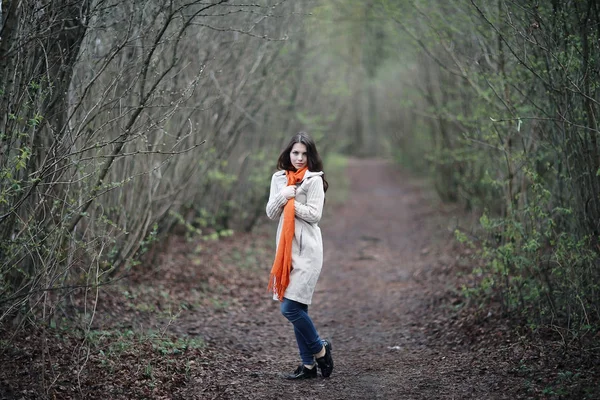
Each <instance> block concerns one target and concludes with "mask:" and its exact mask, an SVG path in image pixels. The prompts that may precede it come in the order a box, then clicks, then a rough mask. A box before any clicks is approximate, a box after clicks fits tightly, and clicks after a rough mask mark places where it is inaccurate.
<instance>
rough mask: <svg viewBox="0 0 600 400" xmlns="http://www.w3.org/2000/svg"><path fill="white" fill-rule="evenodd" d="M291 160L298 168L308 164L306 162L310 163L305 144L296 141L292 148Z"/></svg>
mask: <svg viewBox="0 0 600 400" xmlns="http://www.w3.org/2000/svg"><path fill="white" fill-rule="evenodd" d="M290 161H291V162H292V165H293V166H294V168H296V169H297V170H298V169H300V168H304V167H305V166H306V163H308V156H307V154H306V146H305V145H304V144H302V143H294V145H293V146H292V150H291V151H290Z"/></svg>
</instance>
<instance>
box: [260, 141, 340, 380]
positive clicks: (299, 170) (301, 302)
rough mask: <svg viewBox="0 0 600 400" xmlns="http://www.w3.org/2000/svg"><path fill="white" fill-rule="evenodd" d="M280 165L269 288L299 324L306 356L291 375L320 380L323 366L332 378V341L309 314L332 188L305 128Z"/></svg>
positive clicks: (270, 210)
mask: <svg viewBox="0 0 600 400" xmlns="http://www.w3.org/2000/svg"><path fill="white" fill-rule="evenodd" d="M277 168H278V170H279V171H277V172H275V173H274V174H273V177H272V178H271V191H270V195H269V201H268V203H267V216H268V217H269V218H270V219H276V218H279V226H278V227H277V254H276V255H275V261H274V262H273V267H272V269H271V275H270V277H269V290H272V291H273V294H274V296H273V297H274V298H276V299H278V300H279V301H281V313H282V314H283V315H284V316H285V317H286V318H287V319H288V320H289V321H290V322H291V323H292V325H293V326H294V333H295V335H296V342H297V343H298V350H299V352H300V358H301V359H302V364H301V365H300V366H299V367H298V368H297V369H296V370H295V371H294V372H292V373H291V374H287V375H286V378H287V379H309V378H316V377H317V366H318V368H319V369H320V370H321V375H322V376H323V377H325V378H326V377H328V376H330V375H331V372H332V371H333V359H332V357H331V342H330V341H329V340H321V338H320V337H319V334H318V333H317V330H316V329H315V326H314V324H313V322H312V320H311V319H310V317H309V316H308V305H309V304H310V303H311V299H312V295H313V292H314V290H315V285H316V284H317V280H318V278H319V273H320V272H321V266H322V264H323V242H322V240H321V230H320V229H319V225H318V223H319V220H320V219H321V214H322V212H323V204H324V202H325V191H326V190H327V186H328V184H327V181H326V180H325V174H324V173H323V162H322V161H321V157H320V156H319V153H318V152H317V147H316V145H315V142H314V141H313V139H312V138H311V137H310V136H309V135H308V134H307V133H305V132H300V133H298V134H296V135H294V136H293V137H292V139H291V140H290V142H289V144H288V145H287V146H286V148H285V149H284V150H283V151H282V152H281V154H280V155H279V159H278V161H277ZM315 361H316V363H315Z"/></svg>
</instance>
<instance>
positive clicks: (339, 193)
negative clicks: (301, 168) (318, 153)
mask: <svg viewBox="0 0 600 400" xmlns="http://www.w3.org/2000/svg"><path fill="white" fill-rule="evenodd" d="M323 164H324V166H323V168H324V170H325V177H326V178H327V182H329V189H328V190H327V196H326V198H327V205H328V206H329V205H333V206H336V205H341V204H344V202H345V201H346V199H347V198H348V191H349V188H350V181H349V179H348V174H347V173H346V168H347V167H348V158H347V157H345V156H343V155H341V154H338V153H330V154H327V156H325V157H324V160H323Z"/></svg>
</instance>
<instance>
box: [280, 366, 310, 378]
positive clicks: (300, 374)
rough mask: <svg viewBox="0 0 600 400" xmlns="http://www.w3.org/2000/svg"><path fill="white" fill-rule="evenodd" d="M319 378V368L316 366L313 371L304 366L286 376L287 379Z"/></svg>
mask: <svg viewBox="0 0 600 400" xmlns="http://www.w3.org/2000/svg"><path fill="white" fill-rule="evenodd" d="M316 377H317V366H316V365H315V366H314V367H312V368H311V369H308V368H306V367H305V366H304V365H300V366H298V368H296V370H295V371H294V372H292V373H291V374H288V375H286V376H285V379H290V380H294V379H311V378H316Z"/></svg>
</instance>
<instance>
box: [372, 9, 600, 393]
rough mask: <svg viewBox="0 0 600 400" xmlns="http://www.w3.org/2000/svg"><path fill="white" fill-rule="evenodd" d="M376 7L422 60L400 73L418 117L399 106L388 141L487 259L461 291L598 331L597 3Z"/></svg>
mask: <svg viewBox="0 0 600 400" xmlns="http://www.w3.org/2000/svg"><path fill="white" fill-rule="evenodd" d="M379 4H380V5H381V7H382V8H383V10H384V13H385V15H386V16H387V17H388V18H390V19H392V20H394V21H395V22H396V23H397V28H398V29H397V35H398V36H403V37H405V38H406V39H407V40H409V41H410V43H412V45H413V46H414V47H413V51H414V57H415V63H416V64H417V65H418V68H417V69H415V70H413V71H411V75H409V72H408V71H407V72H405V74H407V75H409V76H410V78H408V79H407V82H406V83H405V85H406V86H408V87H409V89H408V91H407V90H405V91H404V93H409V96H410V98H411V101H410V102H405V103H400V104H402V105H403V107H405V108H408V109H410V110H412V112H413V113H414V114H413V116H412V117H408V118H407V117H406V115H410V114H409V113H408V112H404V113H403V114H402V115H404V116H405V117H404V120H403V121H402V125H400V126H401V127H403V128H405V127H406V126H409V127H410V129H403V130H402V131H400V132H398V134H397V135H395V137H394V143H396V144H397V151H396V152H395V153H396V158H397V159H398V160H399V161H400V162H401V163H402V164H404V165H408V166H409V167H411V168H412V169H415V170H421V171H424V172H427V173H430V174H431V177H432V181H433V183H434V185H435V187H436V189H437V190H438V192H439V193H440V196H441V197H442V199H444V200H450V201H455V202H459V203H462V204H463V205H464V206H465V208H467V209H470V210H473V211H474V212H477V213H480V215H481V218H480V220H479V229H478V233H477V236H478V237H479V239H478V240H472V238H470V237H467V236H466V235H465V234H463V233H461V232H456V236H457V239H458V240H459V241H462V242H464V243H468V244H469V245H470V246H471V247H472V248H474V249H477V257H478V259H479V260H481V261H482V262H483V264H482V265H481V266H480V265H478V266H477V268H476V270H474V271H473V274H474V276H475V277H476V278H477V279H476V280H475V281H476V282H477V284H476V285H474V286H472V287H465V288H464V289H465V290H464V293H465V295H467V296H469V297H470V298H472V299H473V300H477V301H481V302H483V301H485V300H484V299H485V298H488V297H494V298H499V299H500V300H501V301H502V304H503V306H504V308H505V311H507V312H510V313H514V314H516V315H522V316H524V317H525V318H526V319H527V320H528V321H529V323H530V324H531V326H534V327H536V326H540V324H549V323H551V324H556V325H560V326H562V327H565V328H567V329H570V330H571V331H572V332H573V334H574V335H578V334H585V332H587V331H588V329H590V328H593V329H597V328H598V327H600V306H599V305H600V287H599V284H598V282H600V270H599V269H598V265H600V246H599V243H600V242H599V239H598V224H597V221H598V220H600V199H599V198H598V193H599V192H600V179H599V178H598V177H599V176H600V165H598V164H599V163H600V161H599V160H600V156H599V154H600V147H599V146H598V141H597V137H598V132H599V130H598V128H599V127H598V125H597V123H596V122H595V117H594V116H595V115H598V113H599V109H598V106H597V103H596V102H595V100H591V99H597V98H598V96H599V95H600V86H599V84H598V79H597V73H596V72H597V71H598V69H599V68H600V57H599V56H598V52H594V51H591V49H592V47H591V46H592V45H591V44H592V43H597V42H598V39H599V37H598V35H599V32H598V31H597V30H593V29H583V27H582V24H595V23H598V22H600V21H597V17H598V16H597V15H595V16H594V17H592V19H591V20H587V18H589V15H587V14H585V12H584V11H583V10H585V9H588V8H589V6H590V5H591V4H592V3H591V1H584V2H583V3H582V4H581V7H575V8H572V7H568V6H567V5H563V4H562V3H556V4H554V3H553V4H550V3H544V4H540V5H539V7H538V6H537V5H536V6H534V5H525V6H516V5H511V4H504V3H503V5H502V7H504V8H506V9H502V10H500V9H499V8H498V5H497V4H495V3H485V2H483V3H481V2H479V3H470V2H465V1H461V0H452V1H448V2H445V3H443V4H441V3H437V2H434V1H430V0H420V1H415V2H411V4H410V5H408V4H403V3H402V2H400V3H396V2H389V1H383V0H382V1H381V2H379ZM586 7H588V8H586ZM509 15H510V17H508V16H509ZM541 27H543V28H541ZM588 27H589V25H588ZM465 32H470V34H468V35H466V34H465ZM516 32H521V33H523V35H524V36H525V37H524V39H525V40H524V41H520V40H519V39H518V38H517V37H518V36H519V35H515V34H516ZM398 48H400V47H398ZM471 61H474V62H471ZM592 76H593V77H595V78H591V77H592ZM409 79H410V80H412V82H415V83H414V84H411V83H409V81H408V80H409ZM558 87H562V88H565V89H566V90H567V91H568V94H564V92H563V91H559V90H556V88H558ZM398 97H399V98H400V97H402V98H403V100H404V97H405V96H398ZM557 115H560V116H561V117H560V118H558V119H557V120H554V118H555V116H557ZM423 155H424V156H423ZM423 160H425V161H426V162H423ZM548 390H555V389H551V388H549V389H548Z"/></svg>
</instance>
